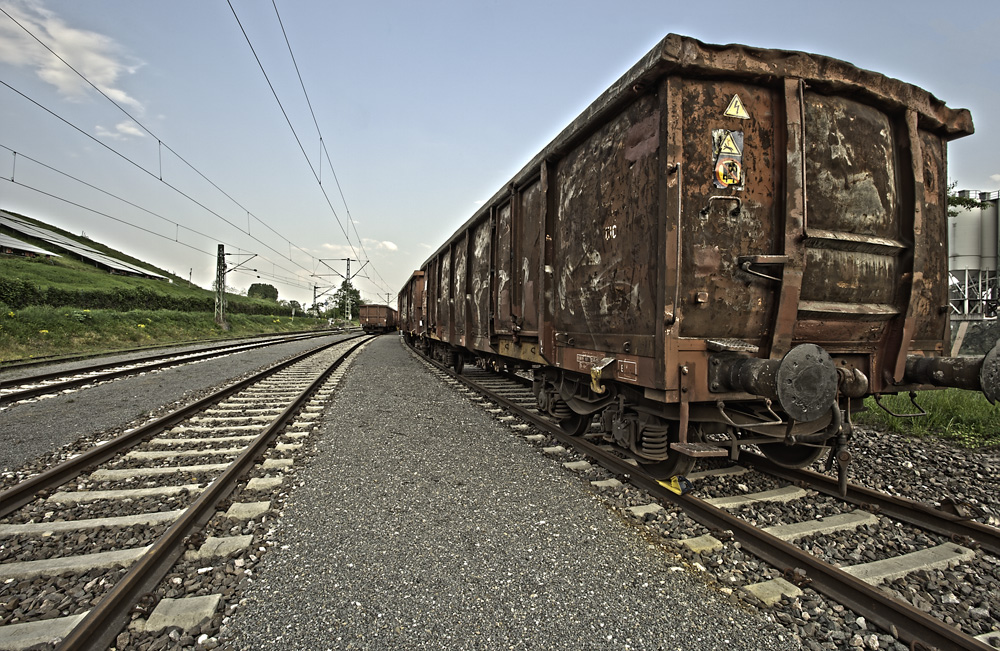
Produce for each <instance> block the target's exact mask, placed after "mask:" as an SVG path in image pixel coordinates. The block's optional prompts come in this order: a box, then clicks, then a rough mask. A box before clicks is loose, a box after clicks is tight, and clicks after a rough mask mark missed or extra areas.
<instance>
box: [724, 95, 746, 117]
mask: <svg viewBox="0 0 1000 651" xmlns="http://www.w3.org/2000/svg"><path fill="white" fill-rule="evenodd" d="M725 115H726V116H727V117H731V118H739V119H741V120H749V119H750V114H749V113H747V109H746V107H745V106H743V102H742V101H740V96H739V95H733V99H731V100H730V101H729V107H728V108H727V109H726V113H725Z"/></svg>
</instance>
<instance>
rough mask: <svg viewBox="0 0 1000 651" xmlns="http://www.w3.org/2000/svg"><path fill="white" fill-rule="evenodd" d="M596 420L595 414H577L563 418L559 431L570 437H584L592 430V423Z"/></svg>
mask: <svg viewBox="0 0 1000 651" xmlns="http://www.w3.org/2000/svg"><path fill="white" fill-rule="evenodd" d="M593 420H594V416H593V414H587V415H583V414H577V413H575V412H574V413H573V415H571V416H569V417H567V418H563V419H562V420H560V421H559V429H561V430H562V431H564V432H566V433H567V434H569V435H570V436H583V435H584V434H586V433H587V431H588V430H589V429H590V423H591V421H593Z"/></svg>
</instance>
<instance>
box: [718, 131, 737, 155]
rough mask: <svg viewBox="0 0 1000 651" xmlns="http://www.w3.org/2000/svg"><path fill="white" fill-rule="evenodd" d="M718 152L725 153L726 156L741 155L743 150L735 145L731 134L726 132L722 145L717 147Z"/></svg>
mask: <svg viewBox="0 0 1000 651" xmlns="http://www.w3.org/2000/svg"><path fill="white" fill-rule="evenodd" d="M719 153H720V154H725V155H727V156H742V155H743V152H741V151H740V148H739V147H737V146H736V141H735V140H733V134H732V133H727V134H726V139H725V140H723V141H722V146H721V147H719Z"/></svg>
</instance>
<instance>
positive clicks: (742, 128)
mask: <svg viewBox="0 0 1000 651" xmlns="http://www.w3.org/2000/svg"><path fill="white" fill-rule="evenodd" d="M680 92H681V93H682V101H681V105H682V110H683V119H682V127H681V128H682V129H683V140H684V153H683V155H684V172H685V176H684V186H683V188H682V193H683V194H682V197H681V201H682V205H683V206H684V209H683V220H682V224H681V229H682V231H683V233H684V236H683V239H682V249H681V269H680V273H679V276H680V278H679V281H678V282H679V283H680V285H681V287H682V289H681V294H680V305H679V306H678V314H679V319H680V326H681V328H680V336H682V337H698V338H701V337H705V338H708V337H715V338H733V339H741V340H744V341H746V342H747V343H750V344H753V345H758V346H762V347H763V346H765V344H767V341H766V340H765V338H766V336H767V335H768V334H769V333H770V331H771V328H770V325H771V323H772V321H773V318H774V308H775V300H776V298H777V293H776V290H777V289H778V285H777V284H775V283H774V282H773V281H770V280H767V279H764V278H761V277H758V276H754V275H751V274H749V273H747V272H746V271H745V270H743V269H742V268H741V263H740V258H742V257H744V256H757V255H775V254H781V253H784V250H783V247H782V244H781V243H782V240H783V233H784V227H783V220H782V219H781V216H780V214H779V212H778V207H779V206H778V201H779V200H780V199H779V197H778V196H777V195H778V193H779V192H780V189H781V185H780V173H781V172H780V168H779V164H780V162H781V156H779V152H778V147H779V144H780V141H779V136H778V135H776V132H778V131H780V130H782V129H783V128H784V124H783V123H782V122H779V121H778V120H779V118H780V117H781V114H780V113H779V111H778V109H779V106H780V102H779V101H778V98H776V97H775V92H774V91H773V90H772V89H768V88H762V87H758V86H751V85H747V84H735V83H731V82H717V81H699V80H685V82H684V86H683V88H682V89H681V91H680ZM734 96H738V97H739V98H740V100H741V103H742V104H743V106H744V107H745V110H746V113H747V114H748V115H749V116H750V117H749V119H744V118H738V117H731V116H726V115H725V112H726V110H727V106H728V105H729V104H730V102H731V101H732V99H733V97H734ZM718 131H724V132H725V133H727V134H733V135H738V138H734V140H733V141H732V143H733V144H734V145H736V146H737V148H738V150H739V152H740V156H739V158H740V167H741V168H742V177H741V178H740V182H739V183H737V184H735V185H734V186H733V187H731V188H729V187H727V188H719V187H717V185H718V183H717V175H716V170H717V165H718V164H717V162H716V159H717V158H719V157H720V156H717V154H716V152H715V147H714V139H713V134H714V133H715V132H718ZM733 157H734V158H735V155H734V156H733ZM739 188H742V189H739ZM775 271H776V272H778V273H779V274H780V272H781V267H777V268H775V269H773V270H771V271H769V273H774V272H775Z"/></svg>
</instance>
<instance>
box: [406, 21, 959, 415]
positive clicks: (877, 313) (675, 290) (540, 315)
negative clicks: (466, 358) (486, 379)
mask: <svg viewBox="0 0 1000 651" xmlns="http://www.w3.org/2000/svg"><path fill="white" fill-rule="evenodd" d="M971 132H972V120H971V117H970V115H969V113H968V111H966V110H964V109H958V110H955V109H950V108H948V107H946V106H945V105H944V104H943V103H942V102H941V101H940V100H938V99H937V98H935V97H934V96H933V95H931V94H930V93H928V92H926V91H924V90H922V89H920V88H917V87H915V86H912V85H909V84H905V83H903V82H900V81H898V80H895V79H891V78H888V77H885V76H884V75H880V74H878V73H875V72H871V71H866V70H861V69H858V68H856V67H854V66H852V65H850V64H848V63H845V62H843V61H838V60H836V59H830V58H828V57H823V56H818V55H813V54H808V53H803V52H787V51H780V50H765V49H759V48H752V47H746V46H742V45H726V46H714V45H706V44H704V43H701V42H699V41H697V40H694V39H690V38H686V37H682V36H677V35H668V36H667V37H666V38H665V39H664V40H663V41H661V42H660V43H659V44H658V45H657V46H656V47H655V48H653V50H652V51H651V52H650V53H649V54H648V55H646V56H645V57H644V58H643V59H642V60H640V61H639V62H638V63H637V64H636V65H635V66H633V68H632V69H630V70H629V71H628V72H627V73H625V75H623V76H622V77H621V78H620V79H619V80H618V81H617V82H615V83H614V84H613V85H612V86H611V87H610V88H609V89H608V90H607V91H606V92H605V93H603V94H602V95H601V96H600V97H599V98H598V99H597V100H596V101H595V102H594V103H593V104H592V105H591V106H590V107H588V108H587V109H586V110H585V111H584V112H583V113H582V114H581V115H580V116H579V117H578V118H577V119H576V120H574V121H573V122H572V123H571V124H570V125H569V126H568V127H567V128H566V129H564V130H563V131H562V132H561V133H560V134H559V135H558V136H557V137H556V138H555V140H553V142H552V143H550V144H549V145H548V146H547V147H545V149H543V150H542V151H541V152H540V153H539V154H538V155H537V156H536V157H535V158H533V159H532V160H531V161H530V162H529V163H528V164H527V165H526V166H525V167H524V168H523V169H522V170H521V171H520V172H518V174H516V175H515V176H514V178H513V179H512V180H511V181H510V182H509V183H508V184H506V185H505V186H504V187H503V188H502V189H500V190H499V191H498V192H497V193H496V194H495V195H494V196H493V197H492V198H491V199H490V200H489V201H488V202H487V203H486V204H485V205H484V206H483V208H482V209H480V210H479V211H478V212H477V213H476V214H475V215H473V216H472V217H471V218H470V219H469V221H467V222H466V224H465V225H464V226H463V227H462V228H461V229H459V230H458V232H456V234H455V235H454V236H453V237H452V238H451V239H449V240H448V242H446V243H445V244H444V245H443V246H442V247H441V248H440V249H438V251H437V252H436V253H435V254H434V255H433V256H432V257H431V258H430V259H429V260H428V261H427V263H426V264H425V265H424V267H423V270H424V271H425V272H426V287H427V297H428V300H426V312H425V314H424V318H425V321H426V323H427V324H428V325H429V327H430V329H429V331H428V334H430V335H431V336H432V337H434V338H437V339H440V340H441V341H443V342H449V343H451V344H454V345H461V346H466V347H468V348H471V349H472V350H476V351H480V352H482V353H484V354H488V355H494V354H498V353H502V354H504V355H509V356H511V357H513V358H516V359H521V360H530V361H539V359H541V360H543V361H545V362H547V363H549V364H552V365H555V366H559V367H561V368H563V369H566V370H568V371H574V372H577V373H583V374H589V372H590V369H591V368H593V367H594V366H595V364H597V363H601V361H602V360H604V359H605V358H607V357H613V358H615V359H616V360H618V362H619V363H616V364H612V365H610V366H607V369H610V370H608V371H606V373H607V374H608V375H607V379H611V380H616V381H619V382H622V383H628V384H632V385H638V386H642V387H645V388H646V390H647V394H646V395H647V396H653V398H654V399H656V400H658V401H660V402H663V403H677V402H683V403H692V404H694V403H697V402H699V401H702V402H708V401H713V404H714V400H715V399H716V398H717V397H718V396H717V395H713V394H712V392H711V391H710V389H709V386H708V370H707V365H708V358H709V356H710V352H709V347H710V346H717V345H719V344H718V342H727V343H724V344H723V345H724V347H725V349H726V350H728V351H731V352H734V353H735V354H739V355H744V356H748V357H758V358H760V359H765V360H766V359H781V358H782V357H783V356H784V355H786V354H787V353H788V352H789V351H790V350H791V349H793V348H794V347H796V346H799V345H802V344H815V345H818V346H820V347H822V348H823V349H824V350H826V351H827V352H829V353H830V355H832V356H833V358H834V359H835V361H836V362H837V364H838V365H839V366H841V367H843V369H844V370H845V372H847V373H849V374H850V373H855V372H856V373H858V374H861V375H863V376H864V377H866V378H869V379H870V380H871V386H870V390H871V391H874V392H879V391H886V390H893V388H894V387H895V386H896V385H894V384H893V382H894V381H899V380H901V379H902V376H903V370H904V366H905V361H906V358H907V356H908V354H909V353H911V352H912V353H916V354H922V355H937V354H940V353H941V351H942V350H943V348H944V344H945V343H946V339H947V337H948V318H947V313H946V312H945V311H944V310H943V309H942V308H944V306H946V305H947V247H946V245H945V244H944V243H945V242H946V238H947V231H946V226H947V219H946V215H945V194H946V183H945V179H946V151H945V147H946V142H947V141H948V140H951V139H953V138H957V137H961V136H963V135H968V134H970V133H971ZM408 300H410V301H411V302H412V301H416V298H415V297H413V296H411V298H409V299H408ZM401 305H402V302H401ZM408 310H409V311H410V312H415V311H416V308H415V307H414V306H413V305H411V306H410V307H408ZM406 318H407V319H409V320H411V321H412V317H411V316H409V315H407V316H406ZM713 342H714V343H713ZM678 369H687V372H688V374H687V375H685V376H684V378H685V379H684V382H683V384H684V386H683V387H681V376H680V375H679V370H678ZM604 377H605V376H603V375H602V378H604ZM681 393H685V395H684V396H683V399H682V396H681ZM722 397H723V398H724V399H725V400H733V399H748V398H751V397H753V394H750V395H746V394H742V395H741V394H740V393H739V392H731V393H729V394H724V395H722ZM692 413H699V414H700V413H703V412H700V411H698V410H697V409H695V410H694V411H693V412H692Z"/></svg>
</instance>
